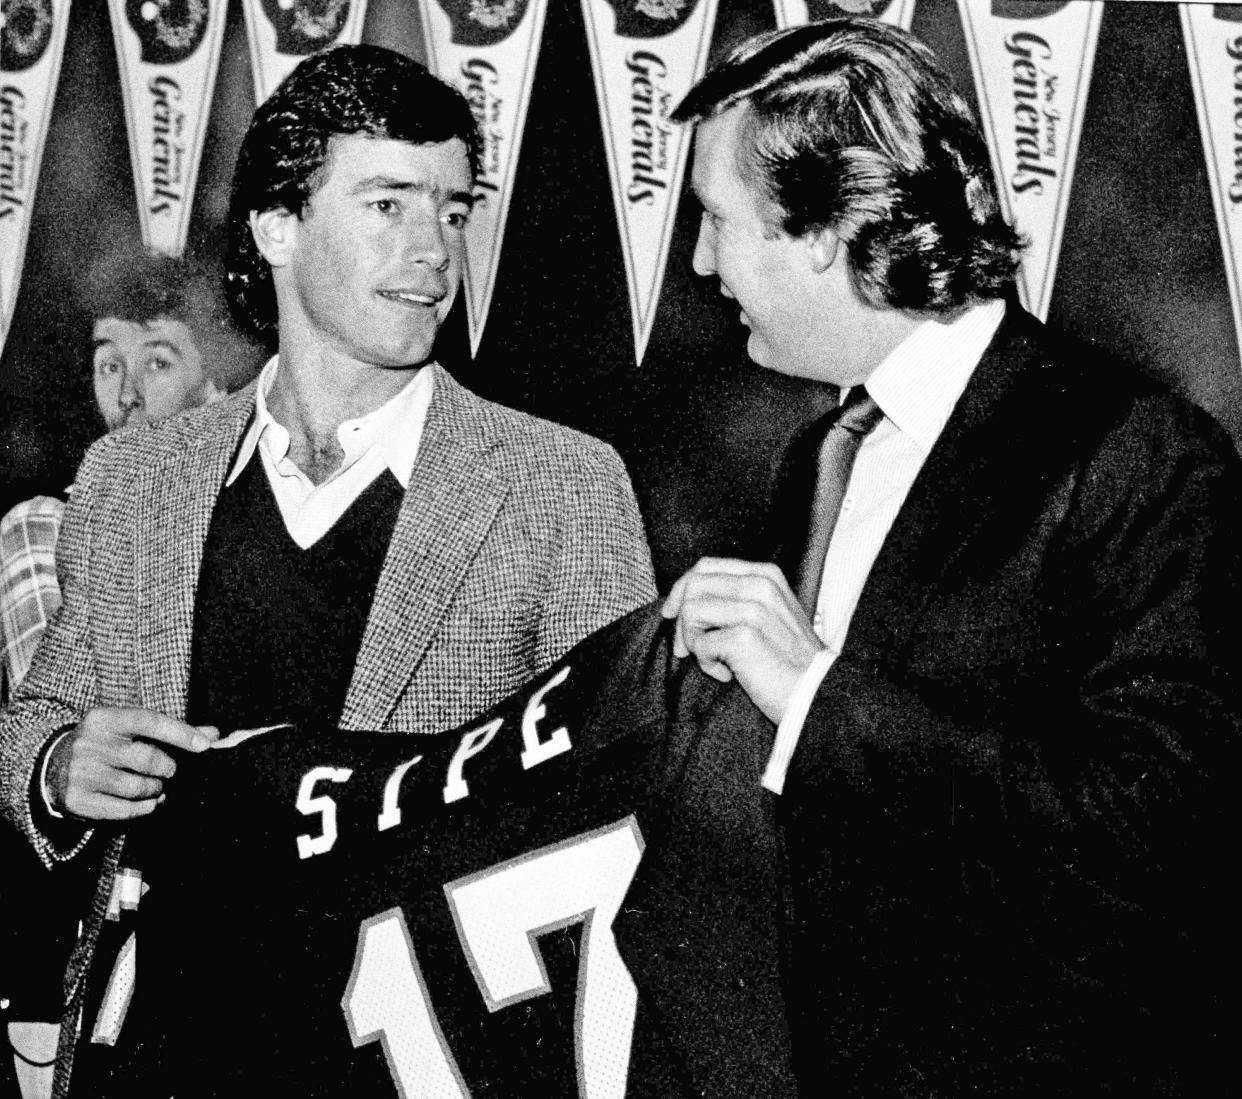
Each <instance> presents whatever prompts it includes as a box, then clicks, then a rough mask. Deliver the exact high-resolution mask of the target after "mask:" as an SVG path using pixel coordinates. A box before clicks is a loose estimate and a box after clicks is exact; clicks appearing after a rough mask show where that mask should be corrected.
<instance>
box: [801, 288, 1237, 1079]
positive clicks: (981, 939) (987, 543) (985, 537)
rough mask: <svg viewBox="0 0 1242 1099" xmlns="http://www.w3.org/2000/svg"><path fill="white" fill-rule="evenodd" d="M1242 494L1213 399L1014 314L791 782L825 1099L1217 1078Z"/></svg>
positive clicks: (854, 638)
mask: <svg viewBox="0 0 1242 1099" xmlns="http://www.w3.org/2000/svg"><path fill="white" fill-rule="evenodd" d="M1240 515H1242V478H1240V476H1239V465H1238V461H1237V457H1236V455H1235V453H1234V451H1233V448H1232V446H1231V445H1230V443H1229V441H1228V440H1227V439H1226V438H1225V437H1224V436H1223V433H1222V432H1221V431H1220V430H1219V429H1218V428H1217V427H1216V426H1215V425H1214V424H1213V423H1212V422H1211V421H1210V420H1209V418H1208V417H1207V416H1205V415H1204V414H1202V413H1201V412H1199V411H1198V410H1196V409H1194V408H1193V407H1191V406H1190V405H1189V404H1187V403H1186V402H1184V401H1182V400H1180V399H1178V398H1176V397H1174V396H1172V395H1171V394H1169V393H1167V392H1166V391H1164V390H1163V389H1161V388H1160V387H1158V386H1156V385H1155V384H1153V383H1149V382H1147V381H1144V380H1142V379H1141V378H1140V377H1139V376H1138V375H1137V374H1136V373H1135V372H1134V371H1133V370H1127V369H1124V368H1119V367H1117V366H1114V365H1112V364H1110V363H1107V362H1104V361H1102V360H1101V358H1100V357H1098V356H1092V357H1090V358H1088V357H1085V356H1084V355H1083V354H1082V353H1081V352H1080V353H1078V354H1077V355H1075V354H1073V353H1072V352H1070V351H1068V350H1066V349H1065V348H1063V347H1061V346H1058V345H1057V344H1056V343H1055V342H1054V341H1053V340H1052V339H1051V337H1050V336H1049V334H1048V333H1047V332H1046V331H1045V330H1044V328H1043V326H1042V325H1040V324H1039V323H1038V322H1036V321H1035V320H1034V319H1033V318H1031V317H1029V316H1028V315H1026V314H1025V313H1023V312H1021V311H1020V310H1017V309H1014V308H1011V309H1010V312H1009V314H1008V316H1007V318H1006V320H1005V322H1004V323H1003V325H1002V327H1001V329H1000V330H999V331H998V333H997V335H996V337H995V338H994V340H993V342H992V344H991V345H990V347H989V349H988V351H987V352H986V354H985V356H984V358H983V360H982V362H981V363H980V365H979V367H978V369H977V371H976V373H975V375H974V377H973V378H972V380H971V382H970V384H969V385H968V387H967V389H966V391H965V393H964V394H963V396H962V398H961V400H960V402H959V404H958V405H957V408H956V410H955V411H954V413H953V415H952V417H951V418H950V420H949V422H948V424H947V426H946V428H945V431H944V433H943V435H942V436H941V438H940V440H939V442H938V443H937V445H936V446H935V448H934V449H933V451H932V453H931V455H930V456H929V458H928V460H927V462H926V464H925V466H924V468H923V470H922V471H921V473H920V475H919V477H918V479H917V481H916V482H915V484H914V486H913V488H912V490H911V492H910V495H909V496H908V498H907V500H906V502H905V504H904V506H903V507H902V509H901V512H900V514H899V516H898V518H897V521H896V523H895V525H894V527H893V529H892V531H891V533H890V535H889V537H888V539H887V540H886V542H885V544H884V547H883V549H882V551H881V553H880V556H879V558H878V559H877V561H876V563H875V566H874V568H873V569H872V572H871V574H870V577H869V579H868V582H867V585H866V587H865V589H864V591H863V594H862V598H861V600H860V602H859V605H858V608H857V611H856V613H855V616H854V619H853V622H852V625H851V628H850V632H849V635H848V638H847V640H846V643H845V646H844V649H843V652H842V654H841V656H840V658H839V659H838V660H837V661H836V663H835V664H834V666H833V667H832V669H831V671H830V672H829V674H828V676H827V677H826V679H825V681H824V683H823V686H822V688H821V689H820V691H819V694H818V696H817V698H816V701H815V704H814V706H813V708H812V711H811V713H810V716H809V718H808V721H807V724H806V726H805V727H804V731H803V735H802V739H801V741H800V744H799V748H798V751H797V753H796V755H795V758H794V761H793V765H792V768H791V772H790V779H789V782H788V785H787V787H786V792H785V794H784V795H783V796H782V798H781V806H780V814H781V818H782V823H783V826H784V830H785V838H786V842H787V853H788V858H789V864H790V870H791V873H790V882H791V887H790V888H791V893H790V896H789V898H788V902H789V906H790V911H791V913H792V922H791V927H792V929H793V937H792V940H791V943H790V952H789V966H788V974H787V975H788V994H789V998H790V1004H791V1013H792V1014H791V1017H792V1020H793V1023H794V1038H795V1051H796V1053H797V1055H798V1058H799V1068H800V1073H801V1078H802V1083H803V1090H804V1092H805V1093H806V1094H810V1095H819V1094H834V1095H859V1096H868V1097H872V1096H888V1095H902V1096H905V1095H910V1096H962V1095H967V1094H980V1095H1096V1094H1105V1093H1107V1094H1124V1095H1136V1094H1152V1093H1158V1094H1163V1093H1169V1094H1190V1095H1194V1094H1207V1093H1208V1090H1206V1084H1205V1083H1204V1082H1205V1081H1207V1080H1209V1079H1212V1078H1213V1077H1212V1076H1211V1075H1210V1070H1209V1069H1208V1068H1207V1067H1206V1066H1208V1065H1210V1064H1213V1063H1217V1064H1218V1063H1219V1059H1220V1058H1221V1057H1222V1056H1223V1052H1222V1050H1221V1045H1222V1041H1221V1039H1222V1033H1223V1032H1225V1033H1227V1030H1228V1029H1229V1028H1228V1022H1227V1019H1226V1018H1225V1017H1224V1016H1223V1015H1222V1014H1221V1013H1222V1012H1223V1010H1224V1007H1223V1005H1224V1004H1225V1003H1227V1001H1226V999H1225V998H1224V995H1223V993H1222V988H1223V987H1228V985H1229V984H1230V983H1231V978H1234V977H1236V974H1237V967H1236V949H1235V948H1234V947H1233V946H1232V939H1233V938H1234V936H1233V935H1232V934H1230V933H1229V932H1228V930H1227V927H1226V924H1227V923H1228V922H1232V921H1233V916H1232V913H1233V911H1234V909H1233V908H1232V906H1228V907H1227V906H1226V905H1225V900H1224V899H1225V897H1226V896H1228V895H1229V894H1231V892H1232V891H1231V890H1229V889H1228V886H1229V884H1230V882H1229V881H1228V879H1229V877H1231V874H1230V869H1231V866H1232V863H1233V860H1234V858H1235V857H1236V855H1235V852H1234V851H1233V847H1234V841H1235V839H1236V837H1237V830H1236V817H1235V815H1234V813H1233V806H1232V804H1231V800H1236V798H1233V799H1231V798H1230V793H1229V788H1230V787H1231V786H1233V785H1234V784H1235V783H1236V781H1237V775H1238V774H1239V767H1238V754H1239V753H1238V733H1237V724H1238V720H1237V719H1238V712H1237V701H1236V700H1237V694H1236V674H1235V672H1234V668H1233V664H1234V662H1235V660H1236V659H1237V649H1236V646H1235V645H1234V644H1233V643H1232V642H1233V641H1234V639H1235V637H1236V635H1237V622H1238V614H1239V577H1240V576H1242V569H1240V567H1239V564H1240V563H1239V548H1240V547H1242V537H1240V532H1239V518H1238V517H1239V516H1240ZM1221 879H1224V880H1223V881H1222V880H1221ZM1226 1040H1227V1041H1228V1042H1232V1038H1228V1039H1226ZM1201 1086H1202V1087H1203V1088H1204V1089H1205V1090H1202V1091H1201V1090H1200V1088H1201Z"/></svg>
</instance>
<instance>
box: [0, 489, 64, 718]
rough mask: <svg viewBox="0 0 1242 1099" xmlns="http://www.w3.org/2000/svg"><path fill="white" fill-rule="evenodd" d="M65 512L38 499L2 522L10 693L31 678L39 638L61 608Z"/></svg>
mask: <svg viewBox="0 0 1242 1099" xmlns="http://www.w3.org/2000/svg"><path fill="white" fill-rule="evenodd" d="M64 513H65V505H64V504H63V503H62V502H61V501H60V500H57V499H55V498H54V497H51V496H36V497H34V499H32V500H26V501H24V502H23V503H20V504H18V505H17V506H16V507H15V508H13V509H12V510H11V511H10V512H9V513H8V514H7V515H5V517H4V518H3V519H0V631H2V633H3V639H4V672H5V678H6V680H7V685H8V692H9V693H10V694H11V693H12V692H13V690H14V689H16V687H17V685H18V684H19V683H20V682H21V681H22V680H23V679H24V678H25V676H26V672H27V670H28V669H29V668H30V660H31V658H32V657H33V656H34V651H35V649H36V647H37V646H38V644H39V638H41V637H42V636H43V631H44V630H45V629H46V628H47V624H48V622H49V621H50V619H51V617H52V615H53V614H55V613H56V611H57V609H58V608H59V607H60V585H59V584H58V583H57V582H56V539H57V536H58V535H59V534H60V521H61V517H62V516H63V515H64Z"/></svg>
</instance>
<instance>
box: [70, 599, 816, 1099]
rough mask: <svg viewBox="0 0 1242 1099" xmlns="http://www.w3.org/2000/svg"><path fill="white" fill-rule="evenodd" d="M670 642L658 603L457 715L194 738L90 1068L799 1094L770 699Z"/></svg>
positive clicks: (565, 1090)
mask: <svg viewBox="0 0 1242 1099" xmlns="http://www.w3.org/2000/svg"><path fill="white" fill-rule="evenodd" d="M669 650H670V644H669V634H668V631H667V629H664V628H662V626H661V623H660V620H659V616H658V611H656V610H655V609H653V608H648V609H647V610H644V611H640V612H636V613H635V614H634V615H632V616H630V617H629V618H628V619H625V620H622V622H621V623H618V624H615V625H614V626H613V627H610V628H609V629H608V630H605V631H603V632H601V633H600V634H597V635H595V636H594V637H593V638H591V639H588V641H586V642H584V643H583V644H582V645H580V646H579V647H578V648H577V649H575V650H574V651H573V652H571V653H570V654H569V656H568V657H567V658H565V660H563V661H562V662H561V663H560V664H558V665H556V666H555V667H554V668H552V669H551V670H550V671H549V672H547V673H546V674H544V675H543V676H541V677H539V678H538V679H537V680H535V681H534V682H533V683H532V684H531V685H530V686H529V687H527V688H525V689H523V690H522V691H520V692H518V693H517V694H515V695H514V696H512V697H511V698H510V699H508V700H506V702H504V703H502V704H500V705H499V706H498V707H496V708H495V709H493V710H492V711H490V712H488V713H487V714H484V715H483V716H481V717H480V718H479V719H478V720H476V721H475V722H472V723H470V724H469V725H467V726H466V727H464V728H463V729H460V730H456V731H454V732H452V733H447V734H443V735H439V736H431V737H411V736H403V735H394V734H381V733H363V732H341V731H334V730H312V729H291V728H282V729H276V730H270V731H265V732H260V733H256V734H253V735H249V736H240V737H234V738H230V740H229V741H228V742H227V745H228V746H221V747H217V748H214V749H212V750H210V751H208V752H204V753H202V754H201V755H198V756H194V757H190V758H187V759H185V760H184V761H183V762H182V763H181V764H180V769H179V771H178V773H177V775H176V777H175V778H174V779H173V780H172V781H171V782H170V783H169V786H168V799H167V802H166V804H165V805H164V806H162V807H161V808H160V810H159V811H158V812H157V813H155V814H154V815H152V816H151V817H150V818H148V819H147V820H145V821H143V822H142V823H141V824H140V825H139V826H137V827H134V828H133V829H132V830H131V831H130V834H129V838H128V841H127V847H126V850H125V854H124V857H123V859H122V865H121V869H120V871H119V872H118V875H117V879H116V884H115V888H114V895H113V903H112V905H111V910H110V913H109V918H108V919H107V920H105V921H104V924H103V929H102V931H101V933H100V937H99V942H98V946H97V949H96V954H95V958H94V963H93V965H92V968H91V970H90V973H89V975H88V978H87V986H86V991H85V997H84V1013H83V1019H82V1025H81V1028H80V1035H79V1039H78V1043H77V1049H76V1055H75V1058H74V1062H73V1066H72V1086H71V1090H70V1094H71V1095H83V1096H95V1097H99V1099H108V1097H110V1096H120V1095H125V1096H159V1097H161V1099H166V1097H170V1096H175V1097H178V1099H183V1097H206V1096H232V1095H299V1096H354V1095H367V1096H385V1095H400V1096H409V1097H413V1096H434V1097H444V1099H467V1097H482V1096H545V1095H546V1096H573V1095H579V1096H583V1097H587V1099H620V1097H622V1096H626V1095H629V1096H636V1095H651V1096H679V1095H684V1096H690V1095H738V1096H742V1095H745V1096H756V1095H759V1096H766V1095H771V1096H778V1095H791V1094H793V1093H794V1086H793V1083H792V1074H791V1072H790V1069H789V1047H788V1028H787V1025H786V1022H785V1016H784V1005H783V1003H782V1000H781V991H780V980H779V964H778V963H779V956H780V950H781V944H780V942H779V933H778V927H779V919H778V916H779V909H780V903H781V897H780V874H779V845H778V843H777V840H776V830H775V827H774V824H773V820H772V816H773V810H772V805H771V795H769V794H767V793H766V792H765V791H763V790H762V788H761V786H760V783H759V776H760V773H761V771H762V767H763V764H764V762H765V757H766V752H767V750H768V748H769V747H770V743H771V732H772V730H771V725H770V723H767V722H766V721H765V720H764V719H763V718H762V717H761V716H760V715H759V714H758V713H757V711H755V710H754V709H753V708H752V707H751V706H750V705H749V703H746V702H745V700H744V696H741V692H740V691H738V690H736V689H733V688H722V687H721V686H720V685H718V684H714V683H713V682H712V681H710V680H708V679H707V678H706V677H704V676H702V675H701V673H699V672H697V670H694V669H692V668H690V666H689V665H688V664H681V665H678V664H677V663H675V662H674V661H672V659H671V657H670V654H669ZM66 1068H67V1066H66Z"/></svg>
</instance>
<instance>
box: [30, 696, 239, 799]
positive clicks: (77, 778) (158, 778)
mask: <svg viewBox="0 0 1242 1099" xmlns="http://www.w3.org/2000/svg"><path fill="white" fill-rule="evenodd" d="M219 736H220V732H219V730H218V729H216V728H215V727H213V726H210V725H198V726H195V725H187V724H186V723H185V722H184V721H177V720H176V719H174V718H171V717H166V716H165V715H163V714H158V713H155V712H154V711H152V710H141V709H137V708H114V707H97V708H95V709H92V710H88V711H87V712H86V714H85V716H84V717H83V718H82V720H81V721H80V722H79V723H78V724H77V725H75V726H73V727H72V728H71V729H68V730H66V731H65V732H64V733H62V734H61V736H60V738H59V739H58V740H57V741H56V742H55V743H54V744H53V745H52V748H51V750H50V751H49V752H48V754H47V757H46V765H45V767H44V770H43V779H42V788H43V797H44V801H45V803H46V805H47V808H48V809H49V810H50V812H51V814H52V816H53V817H60V816H68V817H73V818H75V819H77V820H83V821H104V820H131V819H133V818H135V817H144V816H146V815H147V814H149V813H151V812H153V811H154V810H155V808H156V807H157V806H158V805H159V804H160V803H161V802H162V801H163V800H164V783H165V782H166V781H167V780H168V779H170V778H172V776H173V774H174V773H175V772H176V770H177V761H176V753H177V751H183V752H201V751H203V750H205V749H206V748H208V747H210V746H211V744H212V743H213V742H214V741H215V740H217V739H218V738H219Z"/></svg>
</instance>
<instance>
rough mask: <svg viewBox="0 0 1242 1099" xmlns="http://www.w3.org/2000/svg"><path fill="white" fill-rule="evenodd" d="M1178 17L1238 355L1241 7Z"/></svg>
mask: <svg viewBox="0 0 1242 1099" xmlns="http://www.w3.org/2000/svg"><path fill="white" fill-rule="evenodd" d="M1181 16H1182V32H1183V34H1184V35H1185V38H1186V59H1187V61H1188V62H1189V64H1190V82H1191V84H1192V85H1193V86H1194V90H1195V107H1196V108H1197V110H1198V114H1199V133H1200V136H1201V137H1202V138H1203V151H1204V154H1205V156H1206V157H1207V169H1208V179H1209V180H1210V181H1211V184H1212V204H1213V205H1214V206H1215V207H1216V226H1217V230H1218V231H1219V233H1220V243H1221V251H1222V252H1223V253H1224V256H1225V274H1226V276H1227V278H1228V280H1229V296H1230V298H1231V299H1232V301H1233V326H1234V332H1235V334H1236V336H1237V340H1238V349H1239V352H1240V353H1242V270H1239V268H1240V266H1242V119H1239V115H1238V103H1239V100H1240V99H1242V4H1182V5H1181Z"/></svg>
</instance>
